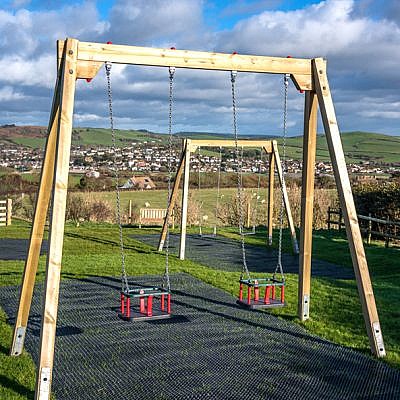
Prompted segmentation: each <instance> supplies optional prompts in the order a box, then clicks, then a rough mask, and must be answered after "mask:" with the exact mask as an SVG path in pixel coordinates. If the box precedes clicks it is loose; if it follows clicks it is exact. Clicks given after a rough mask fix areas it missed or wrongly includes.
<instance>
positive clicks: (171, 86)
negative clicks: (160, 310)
mask: <svg viewBox="0 0 400 400" xmlns="http://www.w3.org/2000/svg"><path fill="white" fill-rule="evenodd" d="M174 74H175V67H169V109H168V163H167V169H168V200H167V210H169V207H170V204H171V192H172V188H171V181H172V157H173V154H172V112H173V105H174V97H173V94H174V93H173V89H174ZM168 217H169V216H168V214H167V215H166V218H168ZM169 238H170V230H169V221H167V235H166V240H165V273H164V277H163V283H162V286H163V287H164V288H165V287H166V288H167V290H168V291H170V290H171V283H170V279H169Z"/></svg>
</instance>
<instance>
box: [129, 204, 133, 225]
mask: <svg viewBox="0 0 400 400" xmlns="http://www.w3.org/2000/svg"><path fill="white" fill-rule="evenodd" d="M128 207H129V211H128V223H129V225H132V200H129V206H128Z"/></svg>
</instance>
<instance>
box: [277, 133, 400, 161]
mask: <svg viewBox="0 0 400 400" xmlns="http://www.w3.org/2000/svg"><path fill="white" fill-rule="evenodd" d="M341 137H342V142H343V148H344V151H345V154H346V161H347V162H354V163H357V162H360V161H367V160H370V161H373V162H378V163H380V162H384V163H399V164H400V137H398V136H389V135H383V134H380V133H370V132H345V133H342V135H341ZM278 142H279V139H278ZM302 149H303V138H302V137H301V136H297V137H293V138H289V139H288V140H287V155H288V157H290V158H294V159H301V158H302V152H303V150H302ZM317 159H318V160H321V161H324V160H329V151H328V146H327V143H326V138H325V135H318V137H317Z"/></svg>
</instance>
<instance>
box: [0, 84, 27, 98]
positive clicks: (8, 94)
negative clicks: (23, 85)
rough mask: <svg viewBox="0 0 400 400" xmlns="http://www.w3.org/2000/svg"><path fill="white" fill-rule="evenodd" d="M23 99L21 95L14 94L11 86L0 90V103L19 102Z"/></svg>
mask: <svg viewBox="0 0 400 400" xmlns="http://www.w3.org/2000/svg"><path fill="white" fill-rule="evenodd" d="M25 97H26V96H25V95H24V94H23V93H20V92H16V91H15V90H14V89H13V88H12V87H11V86H4V87H2V88H1V89H0V102H5V101H10V100H20V99H23V98H25Z"/></svg>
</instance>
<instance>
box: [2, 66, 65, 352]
mask: <svg viewBox="0 0 400 400" xmlns="http://www.w3.org/2000/svg"><path fill="white" fill-rule="evenodd" d="M59 78H60V77H59V74H58V77H57V82H56V86H55V90H54V97H53V105H52V111H51V116H50V121H49V127H48V136H47V142H46V149H45V156H44V160H43V165H42V171H41V176H40V184H39V192H38V196H37V198H36V205H35V215H34V218H33V223H32V228H31V234H30V241H29V248H28V255H27V258H26V261H25V268H24V275H23V278H22V285H21V290H20V295H19V303H18V311H17V316H16V319H15V325H14V332H13V339H12V343H11V348H10V355H11V356H19V355H20V354H21V353H22V350H23V347H24V342H25V334H26V327H27V324H28V317H29V311H30V308H31V303H32V295H33V289H34V285H35V278H36V272H37V267H38V263H39V257H40V249H41V246H42V242H43V234H44V226H45V223H46V216H47V210H48V206H49V201H50V194H51V187H52V183H53V175H54V158H55V147H56V146H55V143H56V137H57V129H58V122H59V103H60V85H59V82H60V79H59Z"/></svg>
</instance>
